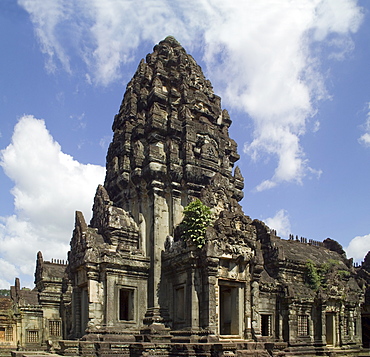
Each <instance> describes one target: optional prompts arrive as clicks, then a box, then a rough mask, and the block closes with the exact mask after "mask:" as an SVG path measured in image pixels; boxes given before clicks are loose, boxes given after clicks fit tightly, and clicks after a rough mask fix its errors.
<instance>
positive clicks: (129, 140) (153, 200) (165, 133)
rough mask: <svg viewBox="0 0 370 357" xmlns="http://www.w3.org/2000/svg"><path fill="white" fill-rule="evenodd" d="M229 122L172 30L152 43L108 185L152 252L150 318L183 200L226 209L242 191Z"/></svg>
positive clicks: (111, 158) (114, 148) (131, 88)
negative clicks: (166, 248) (168, 239)
mask: <svg viewBox="0 0 370 357" xmlns="http://www.w3.org/2000/svg"><path fill="white" fill-rule="evenodd" d="M230 124H231V120H230V117H229V115H228V113H227V111H226V110H222V109H221V100H220V97H218V96H217V95H215V94H214V93H213V89H212V85H211V83H210V82H209V81H208V80H207V79H206V78H205V77H204V75H203V73H202V70H201V68H200V67H199V66H198V65H197V63H196V62H195V60H194V59H193V57H192V56H190V55H189V54H187V53H186V51H185V50H184V48H183V47H182V46H181V45H180V44H179V43H178V42H177V41H176V40H175V39H174V38H173V37H167V38H166V39H165V40H163V41H161V42H160V43H159V44H158V45H156V46H155V47H154V52H153V53H152V54H149V55H147V57H146V61H144V60H142V61H141V62H140V64H139V67H138V69H137V71H136V73H135V75H134V77H133V78H132V80H131V81H130V82H129V84H128V85H127V89H126V93H125V95H124V98H123V101H122V104H121V107H120V110H119V113H118V114H117V115H116V117H115V120H114V124H113V131H114V138H113V142H112V143H111V145H110V147H109V151H108V155H107V174H106V178H105V184H104V187H105V189H106V191H107V194H108V196H109V199H110V200H111V201H112V203H113V206H116V207H120V208H122V209H123V210H125V211H126V212H128V213H129V214H130V215H131V216H132V217H133V219H134V221H135V222H136V224H137V225H138V227H139V230H140V237H141V241H140V244H139V245H140V248H141V249H142V250H143V251H144V252H145V254H146V255H147V256H148V257H150V273H149V285H148V286H149V290H148V314H147V317H148V318H150V316H151V317H152V318H153V321H155V320H158V319H160V316H159V315H160V314H159V310H160V306H159V302H158V294H157V292H158V285H159V280H160V275H161V253H162V251H163V249H164V243H165V240H166V237H167V236H173V235H174V229H175V227H176V226H177V225H178V224H179V223H180V221H181V219H182V211H183V207H184V206H186V205H187V204H188V203H189V202H190V201H191V200H192V198H194V197H200V196H202V197H203V200H204V201H206V203H207V204H209V205H210V206H211V207H214V209H215V210H216V211H218V212H220V211H222V210H224V209H228V210H232V209H233V207H234V208H235V207H237V206H238V205H237V201H239V200H240V199H241V198H242V197H243V193H242V189H243V178H242V176H241V174H240V171H239V170H238V169H237V170H235V174H234V173H233V166H234V163H235V162H236V161H237V160H238V159H239V155H238V154H237V151H236V143H235V142H234V141H233V140H232V139H230V138H229V134H228V128H229V126H230ZM216 178H217V180H215V179H216ZM215 182H217V184H215ZM210 192H212V194H209V193H210ZM95 225H96V223H95V220H94V218H93V220H92V226H95Z"/></svg>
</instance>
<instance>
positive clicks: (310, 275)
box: [306, 259, 322, 290]
mask: <svg viewBox="0 0 370 357" xmlns="http://www.w3.org/2000/svg"><path fill="white" fill-rule="evenodd" d="M306 271H307V275H306V282H307V284H308V286H309V287H310V288H311V289H313V290H317V289H318V288H319V287H320V285H321V281H322V276H321V274H320V273H319V271H318V270H317V268H316V265H315V264H314V262H313V261H312V260H310V259H309V260H307V262H306Z"/></svg>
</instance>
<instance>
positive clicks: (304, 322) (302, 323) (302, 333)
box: [297, 314, 310, 337]
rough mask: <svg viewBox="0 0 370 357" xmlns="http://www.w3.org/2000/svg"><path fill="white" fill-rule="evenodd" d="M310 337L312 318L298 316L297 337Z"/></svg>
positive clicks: (304, 315) (302, 315) (306, 315)
mask: <svg viewBox="0 0 370 357" xmlns="http://www.w3.org/2000/svg"><path fill="white" fill-rule="evenodd" d="M309 335H310V316H309V315H308V314H299V315H298V316H297V336H298V337H308V336H309Z"/></svg>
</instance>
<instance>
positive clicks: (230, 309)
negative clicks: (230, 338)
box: [219, 284, 240, 335]
mask: <svg viewBox="0 0 370 357" xmlns="http://www.w3.org/2000/svg"><path fill="white" fill-rule="evenodd" d="M219 289H220V290H219V292H220V295H219V297H220V306H219V310H220V334H221V335H239V334H240V322H239V286H235V285H226V284H225V285H223V284H222V285H221V284H220V286H219Z"/></svg>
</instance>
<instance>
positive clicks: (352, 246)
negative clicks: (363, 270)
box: [345, 234, 370, 262]
mask: <svg viewBox="0 0 370 357" xmlns="http://www.w3.org/2000/svg"><path fill="white" fill-rule="evenodd" d="M345 251H346V254H347V257H348V258H353V259H354V260H355V261H357V262H361V261H363V259H364V258H365V255H366V253H367V252H368V251H370V234H366V235H364V236H357V237H355V238H353V239H352V240H351V241H350V242H349V244H348V247H347V248H345Z"/></svg>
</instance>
